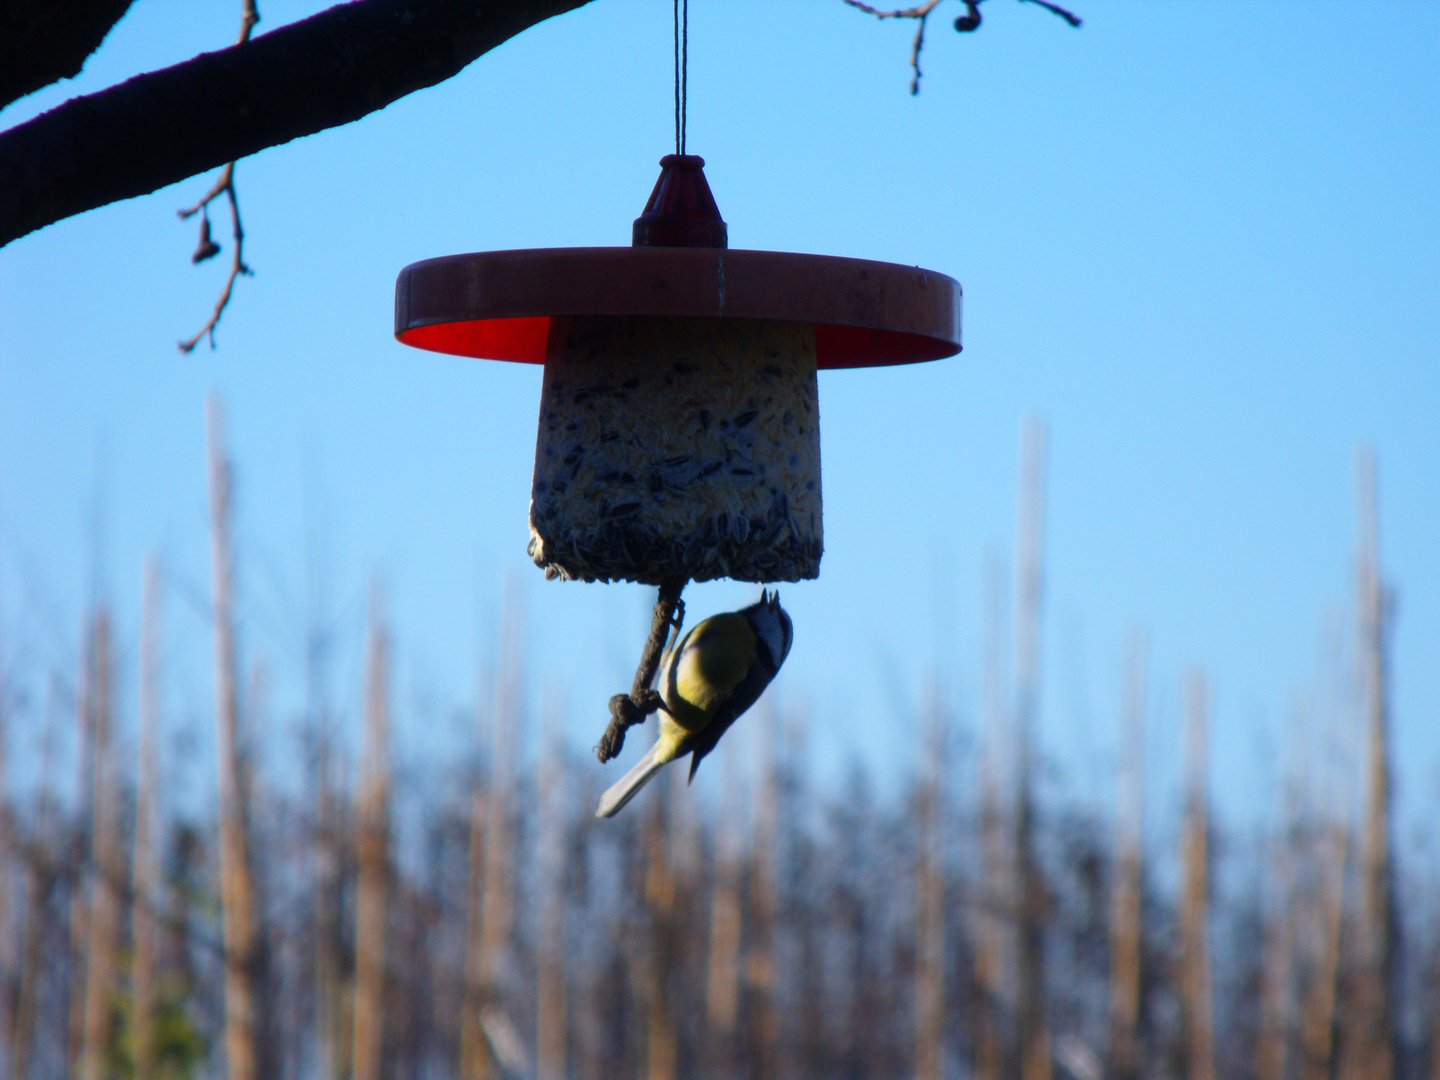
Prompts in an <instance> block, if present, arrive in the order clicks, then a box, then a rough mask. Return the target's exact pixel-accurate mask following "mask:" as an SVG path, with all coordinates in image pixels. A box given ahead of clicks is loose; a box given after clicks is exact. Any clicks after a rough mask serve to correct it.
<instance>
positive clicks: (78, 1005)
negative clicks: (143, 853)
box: [56, 618, 95, 1076]
mask: <svg viewBox="0 0 1440 1080" xmlns="http://www.w3.org/2000/svg"><path fill="white" fill-rule="evenodd" d="M94 682H95V622H94V620H93V619H88V618H87V619H86V621H85V624H84V630H83V632H82V634H81V641H80V677H79V687H78V690H77V692H76V695H75V725H76V728H77V730H76V733H75V734H76V739H77V744H78V750H77V753H76V755H75V760H76V763H77V764H78V766H79V775H78V776H77V778H76V784H75V790H76V791H77V792H78V793H79V803H80V806H79V812H78V813H77V815H76V833H77V836H76V839H77V841H78V847H77V850H76V852H75V855H76V858H78V859H79V860H81V862H82V865H83V864H84V862H86V861H89V860H90V859H91V858H92V857H93V841H94V830H93V828H92V826H91V818H92V817H93V815H94V812H95V806H94V790H93V780H94V774H93V771H92V770H93V768H94V760H95V755H94V749H93V729H94V717H93V716H92V713H93V711H94V710H93V707H92V705H91V701H92V698H93V697H94V692H95V687H94ZM56 869H57V870H60V869H62V868H61V867H59V866H57V867H56ZM69 932H70V972H71V975H70V987H69V994H70V998H69V1005H70V1016H69V1023H68V1026H67V1027H66V1030H65V1035H66V1039H65V1075H66V1076H78V1075H79V1072H80V1060H81V1054H82V1051H83V1049H84V1046H85V995H86V980H85V969H86V967H87V966H88V961H87V958H88V956H89V950H90V894H89V892H88V891H87V890H86V889H85V888H84V886H83V883H82V882H81V881H80V880H77V881H76V882H75V884H74V887H73V888H72V889H71V890H70V925H69Z"/></svg>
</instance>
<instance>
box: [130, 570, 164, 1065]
mask: <svg viewBox="0 0 1440 1080" xmlns="http://www.w3.org/2000/svg"><path fill="white" fill-rule="evenodd" d="M143 604H144V607H143V611H142V614H141V627H140V768H139V777H138V780H137V782H136V785H135V865H134V879H133V880H134V896H133V898H132V903H131V916H130V926H131V936H132V937H133V939H134V943H135V947H134V956H133V960H132V969H131V989H132V992H133V996H134V1009H135V1012H134V1019H133V1022H132V1043H133V1045H132V1051H131V1052H132V1053H133V1055H134V1063H135V1075H136V1076H137V1077H149V1076H152V1075H153V1074H154V1072H155V1064H156V1054H155V1051H156V1045H155V1005H156V976H157V973H158V962H159V956H158V952H159V945H160V940H159V925H158V920H157V919H156V917H155V915H156V912H157V911H158V910H160V903H161V900H160V859H159V850H158V847H157V840H158V833H157V830H156V824H157V823H156V807H155V802H156V797H157V795H158V793H159V787H160V776H159V772H158V769H157V765H156V740H157V739H158V737H159V729H160V568H159V566H158V565H157V564H156V562H155V560H154V559H153V558H150V559H147V560H146V561H145V583H144V600H143Z"/></svg>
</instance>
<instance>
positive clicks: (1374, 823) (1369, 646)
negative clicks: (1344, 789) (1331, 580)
mask: <svg viewBox="0 0 1440 1080" xmlns="http://www.w3.org/2000/svg"><path fill="white" fill-rule="evenodd" d="M1357 474H1358V510H1359V514H1358V517H1359V533H1360V538H1359V539H1360V554H1359V559H1358V564H1357V579H1358V580H1357V592H1358V596H1357V598H1356V599H1357V608H1358V615H1359V632H1360V642H1359V645H1360V685H1361V688H1362V691H1363V694H1364V726H1365V732H1366V744H1367V745H1366V754H1365V779H1366V803H1365V818H1364V825H1363V832H1362V835H1361V842H1360V909H1359V911H1358V912H1357V917H1356V923H1355V993H1354V999H1353V1001H1352V1003H1351V1008H1350V1010H1349V1011H1350V1015H1349V1016H1348V1017H1347V1022H1346V1028H1347V1030H1346V1033H1345V1048H1344V1059H1343V1060H1342V1062H1341V1075H1342V1076H1343V1077H1345V1078H1347V1080H1349V1078H1354V1080H1389V1077H1391V1076H1393V1075H1394V1071H1395V1045H1394V1042H1395V1031H1394V1018H1393V1015H1392V1004H1391V1001H1390V987H1389V980H1390V976H1391V972H1392V971H1393V959H1394V957H1393V952H1394V934H1395V928H1394V925H1393V915H1394V910H1393V906H1394V897H1393V895H1392V889H1393V882H1392V877H1393V871H1392V868H1391V865H1390V748H1389V737H1390V732H1389V726H1390V717H1389V700H1388V689H1389V688H1388V685H1387V676H1388V672H1387V656H1386V631H1387V626H1386V624H1387V622H1388V611H1387V609H1388V607H1389V597H1388V596H1387V595H1386V590H1385V585H1384V583H1383V582H1382V581H1381V578H1380V543H1379V523H1378V513H1377V509H1376V489H1375V457H1374V455H1373V454H1372V453H1371V452H1370V451H1368V450H1363V449H1362V450H1361V451H1360V453H1359V455H1358V461H1357Z"/></svg>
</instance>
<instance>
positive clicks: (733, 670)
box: [595, 589, 795, 818]
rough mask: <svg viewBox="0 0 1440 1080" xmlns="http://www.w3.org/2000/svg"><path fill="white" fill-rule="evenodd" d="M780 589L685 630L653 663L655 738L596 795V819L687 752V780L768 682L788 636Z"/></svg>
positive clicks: (617, 809) (605, 815) (781, 660)
mask: <svg viewBox="0 0 1440 1080" xmlns="http://www.w3.org/2000/svg"><path fill="white" fill-rule="evenodd" d="M794 636H795V632H794V627H793V625H792V624H791V622H790V616H789V615H788V614H786V612H785V609H784V608H782V607H781V606H780V592H779V590H778V589H777V590H776V591H775V592H773V593H771V592H769V591H767V590H763V589H762V590H761V592H760V599H759V600H757V601H756V602H755V603H753V604H751V605H750V606H749V607H745V608H741V609H740V610H739V611H727V612H724V613H722V614H719V615H712V616H710V618H708V619H705V620H704V621H703V622H700V623H697V624H696V625H695V626H692V627H691V628H690V629H689V630H688V631H687V632H686V633H685V635H684V636H683V637H681V638H680V640H679V641H677V642H676V643H675V644H674V645H672V646H671V648H670V650H669V651H668V652H666V654H665V656H664V657H663V658H662V659H661V661H660V690H659V693H660V700H661V702H662V704H661V706H660V710H659V717H660V736H659V738H657V739H656V740H655V745H654V746H652V747H651V748H650V749H649V750H648V751H647V752H646V754H645V756H644V757H643V758H641V759H640V760H639V762H637V763H636V765H635V767H634V768H633V769H631V770H630V771H629V772H627V773H626V774H625V775H624V776H622V777H621V778H620V779H619V780H617V781H616V782H615V784H614V785H613V786H612V787H611V788H610V790H608V791H607V792H605V794H604V795H603V796H601V798H600V806H599V808H598V809H597V810H596V811H595V816H596V817H602V818H608V817H614V816H615V815H616V814H618V813H619V812H620V811H621V809H623V808H624V806H625V804H626V803H628V802H629V801H630V800H631V799H633V798H634V797H635V794H636V793H637V792H638V791H639V790H640V789H641V788H642V787H644V786H645V785H646V784H648V783H649V782H650V781H651V779H653V778H654V776H655V774H656V773H658V772H659V771H660V770H661V769H663V768H664V767H665V766H666V765H668V764H669V763H670V762H672V761H674V760H675V759H676V758H680V757H684V756H685V755H686V754H690V755H691V757H690V776H689V779H690V780H694V779H695V770H696V769H698V768H699V767H700V762H701V761H702V760H703V759H704V757H705V755H706V754H708V753H710V751H711V750H714V749H715V744H716V743H718V742H719V741H720V736H721V735H724V734H725V732H726V731H727V730H728V729H729V727H730V725H731V724H733V723H734V722H735V721H736V719H738V718H739V717H740V715H741V714H742V713H744V712H745V710H746V709H748V708H750V706H751V705H754V704H755V702H756V701H758V700H759V698H760V695H761V694H762V693H764V691H765V688H766V687H767V686H769V685H770V681H771V680H772V679H774V678H775V674H776V672H778V671H779V670H780V665H781V664H783V663H785V657H787V656H789V655H790V643H791V641H792V640H793V639H794Z"/></svg>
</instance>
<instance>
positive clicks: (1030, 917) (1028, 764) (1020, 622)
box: [1015, 418, 1053, 1080]
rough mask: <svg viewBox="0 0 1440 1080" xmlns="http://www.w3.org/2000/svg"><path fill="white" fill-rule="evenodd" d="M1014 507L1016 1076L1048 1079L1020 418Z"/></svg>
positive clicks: (1037, 545) (1031, 461)
mask: <svg viewBox="0 0 1440 1080" xmlns="http://www.w3.org/2000/svg"><path fill="white" fill-rule="evenodd" d="M1020 460H1021V463H1020V505H1019V520H1018V522H1017V529H1016V559H1015V564H1016V566H1015V569H1016V575H1017V580H1016V593H1017V596H1016V601H1017V603H1016V634H1015V638H1016V640H1015V659H1016V683H1017V685H1016V708H1015V726H1016V730H1017V733H1018V738H1019V762H1018V766H1019V767H1018V770H1017V780H1018V782H1019V794H1018V800H1017V807H1016V817H1015V843H1016V864H1017V868H1018V871H1019V878H1020V881H1019V884H1020V978H1019V984H1018V989H1019V994H1018V999H1019V1000H1018V1002H1017V1010H1016V1011H1017V1014H1018V1020H1019V1026H1020V1076H1021V1080H1050V1076H1051V1071H1052V1069H1053V1063H1052V1059H1051V1053H1050V1028H1049V1020H1048V1017H1047V1016H1046V1009H1045V923H1046V921H1047V917H1048V910H1047V909H1048V901H1047V897H1046V893H1045V885H1044V882H1043V881H1042V879H1041V874H1040V867H1039V864H1038V862H1037V857H1036V854H1035V830H1036V825H1035V805H1034V777H1033V771H1034V770H1033V756H1034V743H1035V734H1036V730H1035V729H1036V726H1037V723H1038V720H1039V716H1038V712H1039V696H1040V604H1041V594H1042V590H1043V583H1042V571H1041V545H1042V537H1043V532H1044V528H1043V525H1044V512H1045V428H1044V425H1042V424H1041V423H1040V422H1039V421H1038V420H1035V419H1033V418H1030V419H1027V420H1026V422H1025V424H1024V427H1023V429H1022V431H1021V438H1020Z"/></svg>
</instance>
